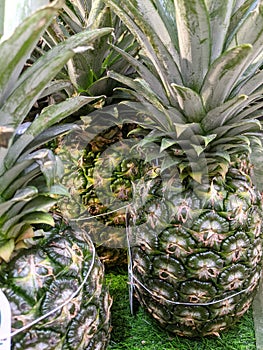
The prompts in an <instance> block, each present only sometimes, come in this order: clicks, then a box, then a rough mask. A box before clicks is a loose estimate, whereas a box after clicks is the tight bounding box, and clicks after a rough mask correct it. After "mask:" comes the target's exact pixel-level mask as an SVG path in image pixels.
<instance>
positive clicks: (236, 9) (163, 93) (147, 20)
mask: <svg viewBox="0 0 263 350" xmlns="http://www.w3.org/2000/svg"><path fill="white" fill-rule="evenodd" d="M105 2H106V4H107V5H109V6H111V7H112V9H113V10H114V11H115V13H116V14H117V15H118V16H119V17H120V18H121V20H122V21H123V22H124V23H125V25H126V26H127V27H128V28H129V30H130V31H131V32H132V33H133V35H134V36H135V37H136V39H137V41H138V42H139V44H140V46H141V52H140V57H132V56H131V55H129V54H128V53H126V52H124V51H122V50H121V49H119V48H116V50H117V51H118V52H120V53H121V54H122V55H123V56H124V57H125V58H126V59H127V60H128V62H130V63H131V64H132V65H133V66H134V67H135V68H136V71H137V73H138V77H137V78H135V79H131V78H128V77H124V76H122V75H120V74H118V73H116V72H110V73H109V75H110V76H111V77H112V78H114V79H116V80H118V81H120V82H121V83H123V84H125V85H126V86H128V88H124V89H123V90H125V91H128V92H129V93H130V94H131V95H132V96H133V98H134V100H133V101H126V102H124V104H125V105H126V106H128V107H129V108H132V109H133V110H134V111H135V113H136V118H135V117H133V119H132V121H133V122H134V121H136V122H138V124H139V125H140V126H142V127H143V128H146V129H148V130H150V132H149V133H148V135H147V136H146V137H145V138H144V140H143V141H142V142H141V144H140V146H144V147H145V145H146V144H149V143H151V142H158V143H159V144H160V152H159V156H157V157H158V158H159V159H160V161H161V162H162V168H167V166H172V165H174V164H178V166H179V168H180V170H181V173H182V174H183V173H185V174H186V176H188V175H189V173H190V176H192V177H193V178H194V180H196V181H198V182H200V181H201V177H202V173H203V172H204V171H203V170H202V169H203V168H204V167H205V168H206V172H207V173H208V174H209V175H210V176H214V175H218V174H221V175H222V176H223V177H224V176H225V174H226V172H227V170H228V168H229V165H230V164H231V162H232V161H233V159H234V158H235V157H236V156H239V155H240V154H249V153H251V151H252V149H253V148H257V149H260V150H261V149H262V144H261V123H260V119H259V118H260V117H261V116H262V107H263V102H262V92H263V83H262V81H263V80H262V78H263V71H262V65H263V50H262V48H263V1H262V0H260V1H254V0H248V1H237V0H230V1H224V0H193V1H188V0H174V1H173V0H171V1H165V2H164V1H161V0H128V1H126V0H125V1H124V0H123V1H119V0H105ZM122 114H123V113H122ZM124 120H125V117H124ZM129 121H130V120H129ZM167 152H169V154H172V155H173V157H172V158H173V161H171V162H170V163H169V164H167V160H166V159H165V158H166V157H165V153H167ZM189 163H191V166H190V167H191V168H192V170H189Z"/></svg>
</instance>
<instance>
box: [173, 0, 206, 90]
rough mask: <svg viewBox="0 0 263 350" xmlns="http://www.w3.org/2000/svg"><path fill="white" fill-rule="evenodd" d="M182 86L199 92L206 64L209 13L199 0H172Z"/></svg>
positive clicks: (201, 0)
mask: <svg viewBox="0 0 263 350" xmlns="http://www.w3.org/2000/svg"><path fill="white" fill-rule="evenodd" d="M174 4H175V14H176V25H177V32H178V41H179V48H180V66H181V74H182V79H183V82H184V85H185V86H187V87H189V88H191V89H193V90H195V91H197V92H198V91H199V90H200V88H201V86H202V83H203V79H204V77H205V75H206V73H207V71H208V67H209V65H210V53H211V37H210V24H209V14H208V11H207V8H206V5H205V2H204V1H203V0H192V1H189V0H177V1H174Z"/></svg>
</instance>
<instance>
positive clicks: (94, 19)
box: [31, 0, 138, 266]
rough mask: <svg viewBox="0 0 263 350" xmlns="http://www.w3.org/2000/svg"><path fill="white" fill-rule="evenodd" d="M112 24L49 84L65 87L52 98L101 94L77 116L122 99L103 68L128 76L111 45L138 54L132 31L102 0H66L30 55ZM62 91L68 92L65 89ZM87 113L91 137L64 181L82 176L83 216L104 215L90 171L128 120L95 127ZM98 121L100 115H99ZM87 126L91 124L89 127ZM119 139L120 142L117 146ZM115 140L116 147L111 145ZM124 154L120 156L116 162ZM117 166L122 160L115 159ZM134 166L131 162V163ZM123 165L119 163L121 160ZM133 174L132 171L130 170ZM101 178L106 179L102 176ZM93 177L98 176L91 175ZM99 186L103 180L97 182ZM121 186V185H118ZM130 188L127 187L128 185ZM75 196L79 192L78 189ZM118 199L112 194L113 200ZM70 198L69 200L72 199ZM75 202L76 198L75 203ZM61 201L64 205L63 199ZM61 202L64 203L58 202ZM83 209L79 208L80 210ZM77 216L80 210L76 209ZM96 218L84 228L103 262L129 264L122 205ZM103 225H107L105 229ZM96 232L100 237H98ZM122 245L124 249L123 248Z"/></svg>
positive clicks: (118, 192)
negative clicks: (109, 31)
mask: <svg viewBox="0 0 263 350" xmlns="http://www.w3.org/2000/svg"><path fill="white" fill-rule="evenodd" d="M105 25H106V26H109V27H114V28H115V33H114V36H112V37H110V38H109V37H108V36H103V37H101V38H99V39H98V40H97V41H96V42H95V44H94V45H93V46H94V50H89V51H84V52H78V53H77V54H76V55H74V57H73V58H72V59H71V60H69V61H68V63H67V65H65V66H64V68H63V70H61V71H60V72H59V74H58V75H57V76H56V80H55V81H54V82H53V84H59V85H60V86H61V87H63V88H64V93H63V92H61V91H60V92H59V93H58V92H57V91H56V92H55V94H52V95H51V96H52V98H53V99H54V100H63V98H65V95H67V94H69V95H70V94H72V93H78V94H80V95H82V96H94V95H95V96H97V95H104V96H105V98H104V99H103V100H102V102H101V105H100V101H98V102H97V103H95V104H94V105H93V106H92V107H91V106H90V105H88V106H85V110H84V109H82V110H80V111H79V113H81V115H83V114H87V113H90V112H91V111H92V110H94V108H93V107H95V109H96V108H99V107H102V106H104V105H108V104H112V103H113V102H114V101H115V100H118V99H120V98H122V94H120V93H119V92H118V91H117V90H114V87H116V86H117V85H118V84H117V82H116V80H114V79H110V78H109V76H107V71H108V70H109V69H111V70H114V71H118V72H119V73H121V74H125V75H131V74H132V73H133V72H134V69H131V65H129V64H128V63H127V61H126V60H125V58H123V57H122V55H120V54H119V53H118V52H117V51H116V50H115V49H114V48H113V47H114V46H117V47H119V48H121V49H122V50H125V51H126V52H129V53H130V54H132V55H136V54H137V52H138V44H137V43H136V42H135V40H134V37H133V35H132V34H131V33H130V32H129V31H128V30H127V28H126V27H125V26H124V25H123V23H122V22H121V21H120V19H119V18H118V17H117V16H115V15H114V14H113V13H112V12H111V11H110V8H109V7H107V6H105V5H104V3H103V0H88V1H77V2H76V1H73V0H70V1H68V2H66V3H65V4H64V5H63V7H62V8H61V10H60V11H59V16H57V17H56V18H55V19H54V21H53V22H52V23H51V25H50V26H49V27H48V29H47V30H46V32H45V33H44V35H43V37H42V40H41V42H40V43H39V45H38V47H37V48H36V50H35V51H34V53H33V55H32V56H31V60H32V61H34V59H36V57H39V55H40V56H41V55H42V54H44V53H45V52H46V51H48V50H50V48H52V47H53V46H54V45H56V43H59V42H63V41H65V40H66V39H67V38H68V37H71V36H72V35H74V34H76V33H79V32H81V31H83V30H85V29H87V28H89V29H93V30H94V29H96V28H102V27H104V26H105ZM65 92H66V93H65ZM90 117H91V118H92V117H93V118H92V120H93V124H94V125H95V128H96V131H95V132H94V136H92V137H89V138H87V139H86V141H84V140H83V142H82V143H81V145H79V158H76V159H75V160H74V161H73V159H72V162H73V164H74V165H73V167H74V170H72V168H71V166H70V167H69V169H68V176H67V177H68V180H66V177H64V180H65V183H68V185H67V186H68V187H70V185H69V183H71V181H72V179H71V176H76V173H78V175H77V177H81V178H82V181H80V183H78V190H79V191H80V193H81V198H80V199H79V200H80V202H82V203H79V204H80V205H81V206H82V204H84V205H85V207H86V210H87V213H86V214H85V216H87V215H88V214H89V215H92V216H95V215H96V214H102V213H105V212H106V211H111V209H112V208H111V209H109V208H107V210H106V209H105V208H103V205H102V204H101V203H100V201H99V199H98V193H96V191H97V192H99V189H98V186H97V185H96V190H95V188H94V180H93V179H92V176H93V175H90V174H92V173H93V172H94V168H96V167H97V166H98V164H99V162H100V155H101V154H102V153H104V152H105V151H106V152H107V148H110V149H112V148H113V147H115V146H116V148H117V147H120V148H121V146H120V144H119V142H121V140H122V139H126V138H127V133H128V131H129V129H131V128H132V125H126V126H121V125H114V124H111V125H110V126H109V125H107V121H106V120H104V121H103V123H101V125H100V126H98V117H97V115H96V113H95V112H94V113H90ZM77 120H78V115H77V114H76V113H75V114H74V121H75V122H76V121H77ZM100 120H101V121H102V118H100ZM89 129H91V127H89ZM73 137H74V136H72V135H70V136H69V137H68V138H67V140H66V141H62V144H63V143H66V144H67V147H71V139H72V138H73ZM117 144H118V145H119V146H117ZM114 145H115V146H114ZM116 151H117V154H115V157H116V158H118V159H120V155H119V153H120V150H119V151H118V150H116ZM63 153H64V149H63V147H62V150H61V149H59V154H60V156H61V157H66V159H65V160H64V161H65V163H67V162H68V160H69V159H70V157H71V156H70V154H67V155H66V156H65V154H64V155H63ZM122 160H123V159H120V162H121V161H122ZM119 165H120V164H119ZM131 166H132V165H131ZM120 167H121V165H120ZM122 172H123V174H124V173H127V169H124V170H122V169H118V173H117V171H116V172H115V173H114V174H112V176H111V177H112V181H113V182H114V181H115V183H112V190H111V193H112V195H113V196H116V197H122V198H119V199H120V201H119V204H120V207H122V206H125V205H126V204H127V202H128V198H127V196H126V195H125V194H122V192H123V191H124V192H125V191H126V189H125V188H126V187H127V188H128V189H130V187H131V177H130V176H129V175H128V174H126V175H123V176H124V177H125V178H126V180H127V181H126V185H125V183H122V184H120V179H121V178H122ZM131 176H133V175H132V174H131ZM105 181H107V180H106V179H105ZM95 182H96V180H95ZM101 187H102V188H103V185H102V186H101ZM122 189H123V190H122ZM128 191H129V192H130V190H128ZM77 196H78V194H77ZM117 200H118V198H116V201H117ZM70 202H71V204H70ZM73 203H75V200H74V199H73V198H71V199H70V201H69V204H68V209H69V212H70V213H69V212H68V211H67V210H66V209H65V208H64V210H66V211H67V212H68V213H69V218H70V217H72V212H73V211H74V209H73V208H70V207H73ZM75 204H76V203H75ZM61 205H62V204H61ZM62 206H63V205H62ZM83 210H84V208H83V209H82V211H83ZM77 216H78V217H79V213H78V214H77ZM97 221H98V220H97V219H94V220H92V221H91V220H90V219H89V222H88V225H87V226H89V227H87V230H88V231H89V232H91V237H92V239H93V241H94V242H95V243H96V248H97V252H98V254H99V256H100V258H101V260H102V261H103V262H104V263H106V264H107V266H110V265H115V264H126V263H127V254H126V252H127V250H126V243H125V210H120V211H118V212H116V213H114V214H109V215H105V216H103V217H102V216H101V217H100V219H99V222H97ZM79 223H81V225H82V227H83V228H85V226H86V223H85V220H83V221H79ZM105 225H106V228H105ZM98 237H100V239H99V241H98ZM123 247H125V249H123Z"/></svg>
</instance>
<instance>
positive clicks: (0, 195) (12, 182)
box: [0, 1, 111, 349]
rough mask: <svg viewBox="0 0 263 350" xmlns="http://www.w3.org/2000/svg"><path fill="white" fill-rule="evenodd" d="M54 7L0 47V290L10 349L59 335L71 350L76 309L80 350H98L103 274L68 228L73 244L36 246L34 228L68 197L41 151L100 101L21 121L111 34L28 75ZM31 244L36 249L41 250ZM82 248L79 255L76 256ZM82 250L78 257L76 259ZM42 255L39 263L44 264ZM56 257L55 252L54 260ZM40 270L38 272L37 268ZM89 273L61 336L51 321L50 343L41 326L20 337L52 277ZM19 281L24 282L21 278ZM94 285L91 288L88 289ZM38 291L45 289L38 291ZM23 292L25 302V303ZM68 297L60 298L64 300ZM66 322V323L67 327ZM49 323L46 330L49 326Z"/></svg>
mask: <svg viewBox="0 0 263 350" xmlns="http://www.w3.org/2000/svg"><path fill="white" fill-rule="evenodd" d="M60 5H61V2H57V1H56V2H53V3H52V5H50V6H47V7H45V8H42V9H40V10H39V11H37V12H35V13H34V14H32V16H30V17H29V18H27V19H26V20H25V21H24V22H23V23H22V24H21V25H20V26H19V27H18V28H17V29H16V31H15V32H14V34H13V35H12V36H11V37H10V38H9V39H8V40H6V41H4V42H2V43H1V44H0V136H1V138H0V183H1V185H0V269H1V279H0V288H1V289H2V290H3V291H4V292H5V294H6V296H7V298H8V299H9V301H10V302H11V304H12V313H13V314H14V315H15V318H14V319H13V327H14V329H17V333H18V332H19V335H17V337H16V338H15V339H16V340H17V341H15V342H14V344H13V347H14V348H16V349H18V348H20V349H21V348H22V349H25V348H26V349H29V347H30V348H32V349H36V348H39V346H41V348H46V349H50V348H51V346H53V345H54V344H55V345H54V346H56V349H57V348H58V346H59V345H58V344H59V343H60V333H59V332H62V331H63V332H64V333H65V332H66V330H68V331H69V330H70V331H69V333H68V335H67V340H66V341H67V343H68V345H67V346H68V348H69V346H71V348H72V343H73V344H77V343H81V341H80V340H79V338H78V339H77V337H78V336H80V333H79V334H78V335H77V334H76V333H74V329H75V328H74V327H76V324H77V321H78V319H79V318H81V317H84V316H83V314H82V313H81V312H80V311H79V310H80V308H82V306H83V305H85V308H86V309H85V310H86V311H85V312H90V313H91V314H92V316H90V318H87V323H86V324H85V326H87V327H88V326H89V322H91V323H92V324H93V326H94V328H93V327H89V329H88V331H87V330H86V329H85V327H83V329H82V332H83V333H81V334H82V335H83V334H85V336H87V339H83V343H81V344H80V345H79V348H81V346H83V347H86V344H87V343H89V346H90V347H91V346H92V347H93V348H96V349H103V348H105V347H106V343H107V340H106V338H105V339H99V338H98V337H101V336H103V337H104V335H103V334H105V337H106V336H107V332H108V310H109V306H110V299H109V297H108V293H107V291H106V290H104V288H102V287H101V278H102V275H103V269H102V268H101V266H100V263H99V262H98V261H97V257H96V255H95V254H94V255H92V254H93V253H92V251H93V250H92V249H93V248H92V244H91V242H90V240H89V238H88V237H87V238H86V240H85V241H83V239H82V234H80V233H78V232H79V231H78V229H77V228H75V231H76V232H75V236H76V238H75V237H73V233H72V232H70V231H69V232H68V231H65V232H64V233H63V234H62V232H61V234H59V233H56V234H55V233H54V234H53V233H52V235H50V237H44V239H43V240H40V238H39V237H42V236H43V235H44V236H46V235H48V234H45V233H44V231H43V229H41V227H39V226H38V225H48V226H49V227H50V226H54V218H53V215H51V213H50V212H49V211H50V209H51V208H52V207H53V206H54V205H55V203H56V202H57V200H58V198H59V197H60V196H64V195H68V191H67V189H66V188H65V187H64V186H62V185H61V184H60V183H59V181H60V180H59V179H60V178H61V176H62V174H63V165H62V162H61V161H60V159H59V158H58V157H57V156H56V155H55V154H54V153H53V152H52V151H51V150H50V149H48V148H44V146H43V145H46V143H47V142H48V141H50V140H53V139H54V138H55V137H57V136H59V135H63V134H65V133H67V132H69V130H71V129H73V128H74V125H73V124H62V123H60V122H61V121H62V120H63V119H64V118H65V117H67V116H69V115H71V114H72V113H74V112H76V111H77V110H78V109H79V108H81V107H82V106H84V105H86V104H87V103H89V102H91V101H93V100H97V99H98V98H100V96H98V97H96V96H95V97H85V96H75V97H72V98H69V99H67V100H65V101H63V102H61V103H58V104H56V105H50V106H48V107H46V108H44V109H43V110H42V111H41V113H40V114H39V115H38V116H36V117H35V118H34V120H33V121H31V122H30V121H28V119H27V116H28V113H29V111H30V110H31V108H32V106H33V105H34V103H35V102H36V101H37V99H38V98H40V97H41V96H42V95H41V94H44V95H45V94H47V90H49V87H50V86H49V83H50V81H51V80H52V79H53V78H54V77H55V76H56V75H57V74H58V72H59V70H60V69H61V68H62V67H63V66H64V65H65V64H66V62H67V61H68V60H69V59H70V58H72V57H73V56H74V54H75V51H76V50H77V48H78V47H79V46H83V45H91V44H92V43H93V42H94V41H95V40H96V39H97V38H99V37H100V36H102V35H107V34H110V33H111V29H106V28H105V29H100V30H94V31H93V30H91V31H86V32H83V33H80V34H78V35H76V36H75V37H74V38H73V37H72V38H70V39H69V40H68V41H65V42H64V43H62V44H60V45H57V46H56V47H54V48H53V49H52V50H51V51H49V52H48V53H46V55H44V56H43V57H41V58H40V59H39V60H38V61H36V62H35V63H34V64H33V65H32V66H31V67H29V68H27V69H24V67H25V63H26V61H27V59H28V57H29V55H30V53H31V52H32V50H33V49H34V47H35V45H36V44H37V42H38V40H39V37H40V36H41V34H42V33H43V32H44V30H45V29H46V28H47V27H48V25H49V24H50V22H51V21H52V19H53V17H54V16H55V14H56V13H57V11H58V9H59V6H60ZM77 235H78V236H79V237H77ZM53 239H54V240H56V241H57V245H58V246H57V247H59V245H60V246H61V249H66V248H63V247H68V249H69V256H68V264H69V267H68V269H63V268H64V265H63V268H62V264H63V262H60V263H59V262H56V263H55V262H54V260H52V256H53V259H54V255H56V254H59V251H56V248H55V246H54V245H53V243H54V242H53V241H52V242H51V240H53ZM38 244H41V248H40V247H38ZM63 244H64V246H63ZM84 244H85V245H86V250H85V249H84V248H83V245H84ZM45 249H46V250H45ZM81 249H83V252H82V255H81ZM58 250H59V249H58ZM47 251H48V254H47ZM70 252H71V253H72V255H70ZM45 254H46V255H45ZM44 255H45V257H46V260H45V258H43V256H44ZM61 255H62V254H61V252H60V257H61ZM34 259H35V260H34ZM41 259H43V260H41ZM81 259H82V260H81ZM27 262H30V263H32V264H31V265H30V266H31V267H32V269H34V268H35V269H38V271H37V272H38V273H39V276H40V275H41V274H42V275H41V276H40V277H39V278H40V279H39V280H38V279H37V276H36V275H34V273H33V272H34V270H30V271H26V269H25V270H23V268H24V267H25V264H27ZM42 262H43V264H44V265H43V269H42V267H41V266H40V265H39V263H42ZM45 263H46V265H45ZM65 263H66V262H65ZM89 267H90V270H91V274H90V275H89V273H88V274H87V280H85V283H84V284H83V288H84V289H83V290H82V291H84V292H85V293H86V295H87V298H88V299H85V298H84V297H83V298H82V294H83V293H82V291H81V293H80V294H79V295H78V296H77V295H76V297H74V303H72V304H71V307H70V310H67V308H65V309H63V310H62V311H63V312H62V313H63V316H61V318H64V319H65V322H64V326H63V327H64V328H60V330H58V331H56V330H55V328H56V327H58V324H56V322H57V321H58V320H57V321H56V320H54V322H53V325H52V327H53V326H54V328H52V327H51V328H52V330H51V333H52V336H51V338H49V336H47V335H46V332H45V330H43V328H42V329H40V328H41V327H40V326H39V327H40V328H39V329H37V330H36V329H35V330H33V329H31V330H30V331H29V332H27V331H28V330H27V329H26V330H23V329H18V328H20V327H21V326H22V325H23V326H24V325H25V324H28V322H27V320H29V322H31V321H32V320H33V318H35V317H38V318H41V317H42V316H44V314H45V313H46V312H47V311H48V310H50V308H52V304H50V305H49V299H48V298H50V300H51V299H52V293H51V291H48V288H49V286H50V287H51V285H52V283H53V286H52V288H53V292H55V290H56V288H57V285H56V281H55V280H54V276H55V277H57V280H58V279H59V276H58V274H59V275H60V277H61V280H64V286H65V282H67V281H68V280H69V279H71V277H72V276H73V275H74V273H75V276H76V271H80V272H81V273H82V272H89ZM74 268H75V270H74ZM26 273H28V276H27V278H25V275H23V274H26ZM97 277H98V283H94V280H95V279H96V278H97ZM45 279H46V280H45ZM82 281H84V275H82V278H81V275H79V280H77V279H76V278H75V280H72V282H70V283H71V286H72V285H73V292H74V290H76V288H78V286H80V285H81V283H82ZM36 282H38V284H36ZM61 282H63V281H61ZM41 283H43V285H45V287H43V289H41V288H42V285H41ZM30 286H31V287H32V288H31V289H30ZM61 288H62V287H61ZM25 292H29V294H28V295H26V294H25ZM67 292H68V290H67ZM67 292H66V295H65V296H64V297H65V298H67V297H68V294H67ZM30 293H31V295H30ZM89 293H90V294H89ZM23 299H24V302H22V301H23ZM44 299H46V305H45V309H40V308H39V307H40V304H41V301H43V300H44ZM63 300H64V299H63ZM89 301H90V304H89ZM41 305H42V304H41ZM42 306H43V305H42ZM42 306H41V307H42ZM53 306H54V305H53ZM23 307H25V309H23ZM29 309H30V310H29ZM85 312H84V311H83V313H85ZM0 313H1V312H0ZM65 315H68V317H69V318H67V319H66V318H65ZM73 315H74V317H75V319H74V322H73V320H72V319H73ZM53 316H54V315H53ZM56 316H57V315H56ZM92 317H93V318H92ZM70 320H72V323H71V324H70ZM0 322H1V320H0ZM48 322H51V318H49V319H48ZM73 323H74V324H75V326H74V325H73ZM42 325H43V324H42ZM1 328H2V327H1ZM58 328H59V327H58ZM93 335H94V337H93ZM7 336H8V335H7ZM30 341H32V343H31V344H30V345H29V343H30ZM63 341H64V340H63ZM53 342H54V343H53ZM34 343H36V344H35V345H34ZM52 343H53V345H52ZM61 344H62V343H61ZM38 345H39V346H38ZM61 346H62V345H61ZM74 346H75V345H74ZM74 346H73V348H74ZM64 348H65V347H64Z"/></svg>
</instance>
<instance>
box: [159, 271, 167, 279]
mask: <svg viewBox="0 0 263 350" xmlns="http://www.w3.org/2000/svg"><path fill="white" fill-rule="evenodd" d="M159 276H160V278H162V279H164V280H166V279H167V278H169V274H168V273H167V272H166V271H160V273H159Z"/></svg>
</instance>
